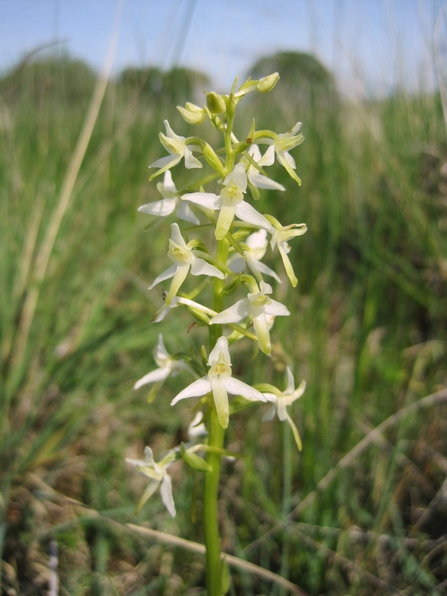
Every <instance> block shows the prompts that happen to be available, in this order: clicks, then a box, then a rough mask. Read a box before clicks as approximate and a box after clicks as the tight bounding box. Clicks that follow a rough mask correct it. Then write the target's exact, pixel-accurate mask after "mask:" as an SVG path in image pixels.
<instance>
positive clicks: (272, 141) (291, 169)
mask: <svg viewBox="0 0 447 596" xmlns="http://www.w3.org/2000/svg"><path fill="white" fill-rule="evenodd" d="M300 128H301V122H297V123H296V124H295V126H294V127H293V128H292V129H291V130H289V131H288V132H285V133H283V134H275V135H274V138H270V137H267V138H262V139H257V141H258V142H262V143H268V144H269V145H270V147H269V148H268V149H267V151H266V152H265V154H264V157H263V160H264V164H265V165H271V164H272V163H273V161H274V156H275V154H276V157H277V158H278V161H279V163H280V164H281V165H282V166H283V167H284V168H285V169H286V170H287V173H288V174H289V176H290V177H291V178H293V179H294V180H295V181H296V182H297V183H298V184H299V185H300V186H301V180H300V178H299V177H298V176H297V174H296V172H295V169H296V163H295V160H294V159H293V157H292V156H291V155H290V153H289V151H290V150H291V149H294V148H295V147H297V146H298V145H301V143H302V142H303V141H304V137H303V135H302V134H301V133H300V134H297V133H298V131H299V130H300ZM268 161H269V162H270V163H268Z"/></svg>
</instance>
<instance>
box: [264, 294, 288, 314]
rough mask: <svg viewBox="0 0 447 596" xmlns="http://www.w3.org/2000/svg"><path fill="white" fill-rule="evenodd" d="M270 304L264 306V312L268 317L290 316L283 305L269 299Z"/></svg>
mask: <svg viewBox="0 0 447 596" xmlns="http://www.w3.org/2000/svg"><path fill="white" fill-rule="evenodd" d="M270 300H271V303H270V304H266V305H265V312H266V314H268V315H273V316H274V317H287V316H288V315H290V311H289V309H288V308H287V306H285V305H284V304H281V302H277V301H276V300H273V299H272V298H270Z"/></svg>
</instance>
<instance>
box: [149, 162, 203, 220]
mask: <svg viewBox="0 0 447 596" xmlns="http://www.w3.org/2000/svg"><path fill="white" fill-rule="evenodd" d="M157 189H158V192H159V193H160V194H161V196H162V197H163V199H162V200H161V201H154V202H153V203H146V205H141V207H138V211H140V212H141V213H148V214H149V215H156V216H158V217H166V216H167V215H171V213H174V211H175V209H176V208H178V210H177V215H178V217H179V218H180V219H183V220H184V221H189V222H191V223H193V224H196V225H199V224H200V221H199V220H198V219H197V217H196V216H195V215H194V213H193V212H192V211H191V209H190V207H189V205H188V204H187V203H184V202H183V201H180V197H179V194H178V192H177V188H176V187H175V184H174V182H173V180H172V175H171V172H170V171H169V170H168V171H167V172H165V176H164V181H163V182H159V183H158V184H157Z"/></svg>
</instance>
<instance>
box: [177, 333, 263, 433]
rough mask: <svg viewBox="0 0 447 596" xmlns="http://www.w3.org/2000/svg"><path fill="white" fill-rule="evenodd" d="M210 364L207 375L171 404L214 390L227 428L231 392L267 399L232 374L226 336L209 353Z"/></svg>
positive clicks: (256, 398)
mask: <svg viewBox="0 0 447 596" xmlns="http://www.w3.org/2000/svg"><path fill="white" fill-rule="evenodd" d="M208 365H209V366H210V369H209V371H208V374H207V375H206V377H202V378H201V379H199V380H198V381H194V383H191V385H189V386H188V387H186V389H183V391H180V393H179V394H178V395H177V396H176V397H174V399H173V400H172V402H171V406H173V405H175V404H176V403H177V402H179V401H180V400H181V399H186V398H188V397H201V396H202V395H206V394H207V393H210V392H212V393H213V397H214V403H215V405H216V410H217V416H218V419H219V423H220V425H221V426H222V427H223V428H227V426H228V420H229V416H230V405H229V402H228V394H229V393H230V394H231V395H242V396H243V397H245V398H246V399H248V400H251V401H265V399H266V398H265V397H264V396H263V395H262V393H261V392H260V391H258V390H257V389H254V388H253V387H250V385H247V384H246V383H243V382H242V381H239V380H238V379H234V378H233V377H232V376H231V360H230V352H229V350H228V340H227V338H226V337H224V336H222V337H219V339H218V340H217V342H216V345H215V346H214V348H213V350H212V351H211V353H210V355H209V358H208Z"/></svg>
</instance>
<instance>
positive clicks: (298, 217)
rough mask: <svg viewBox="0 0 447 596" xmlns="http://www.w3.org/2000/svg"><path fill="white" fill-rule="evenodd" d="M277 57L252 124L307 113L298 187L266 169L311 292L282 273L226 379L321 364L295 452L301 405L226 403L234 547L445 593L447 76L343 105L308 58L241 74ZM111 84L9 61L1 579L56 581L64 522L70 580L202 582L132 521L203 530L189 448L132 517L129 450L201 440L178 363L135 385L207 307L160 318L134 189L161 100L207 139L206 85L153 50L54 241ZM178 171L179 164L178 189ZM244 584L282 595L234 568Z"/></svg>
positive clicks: (110, 588)
mask: <svg viewBox="0 0 447 596" xmlns="http://www.w3.org/2000/svg"><path fill="white" fill-rule="evenodd" d="M273 71H279V72H280V75H281V80H280V83H279V84H278V87H277V88H276V89H275V91H273V92H272V93H271V94H269V95H268V96H260V97H259V98H251V97H250V98H249V99H247V101H246V103H245V105H244V108H243V110H242V113H241V114H240V116H239V120H238V122H237V129H238V134H240V136H243V135H244V134H246V131H248V128H249V124H250V122H251V118H252V117H253V115H254V116H255V117H256V122H257V125H258V128H260V127H263V126H265V127H268V128H270V129H273V130H276V131H278V132H285V131H286V130H288V129H289V128H291V126H293V125H294V124H295V122H296V120H298V119H299V120H301V121H302V122H303V123H304V124H303V133H304V135H305V137H306V140H305V144H304V145H302V146H301V147H300V148H299V149H297V150H295V151H294V156H295V158H296V160H297V171H298V173H299V175H300V177H301V178H302V180H303V185H302V187H301V188H299V189H298V188H297V187H296V185H294V184H293V183H292V182H291V181H289V180H287V179H286V178H285V177H284V175H283V172H282V171H281V170H280V169H278V170H277V171H274V168H272V176H273V177H275V178H276V179H278V180H279V181H281V182H282V183H283V184H284V185H285V186H286V188H287V191H286V193H284V196H281V197H279V198H277V196H276V195H275V194H274V193H269V192H268V193H266V194H265V195H264V196H263V198H262V201H263V207H262V208H263V209H265V210H266V211H267V212H269V211H271V212H272V213H274V214H275V215H276V216H278V218H279V219H280V221H281V222H283V223H289V222H297V223H298V222H306V223H307V225H308V229H309V231H308V233H307V234H306V235H305V236H304V237H303V238H300V239H298V240H296V241H295V242H294V243H293V244H292V251H291V258H292V260H293V262H294V267H295V271H296V272H297V275H298V277H299V286H298V288H297V289H296V290H293V289H291V288H289V287H288V284H287V283H284V284H282V286H280V287H279V288H278V292H279V298H278V299H279V300H281V301H283V302H286V303H287V304H288V306H289V308H290V310H291V311H292V316H291V317H289V318H288V320H278V321H277V322H276V324H275V328H274V332H273V340H274V353H273V357H272V358H271V359H266V358H262V362H260V363H258V364H254V363H253V362H252V361H251V352H250V347H249V346H248V344H247V346H246V348H247V349H246V350H245V351H244V350H243V349H241V351H240V354H238V358H239V359H238V364H237V365H235V374H237V375H240V376H242V377H243V378H244V380H245V381H246V382H259V381H264V382H271V383H273V384H275V385H277V386H280V387H281V386H282V383H284V371H285V367H286V366H287V365H288V364H289V365H290V366H291V367H292V369H293V371H294V373H295V377H296V380H297V381H298V382H299V381H300V380H301V379H302V378H304V379H306V381H307V387H308V388H307V390H306V393H305V395H304V396H303V398H302V399H301V400H300V402H299V404H295V406H294V408H293V411H292V412H291V414H292V416H293V418H294V420H296V422H297V425H298V427H299V428H300V432H301V435H302V438H303V443H304V449H303V452H302V453H300V454H298V453H297V452H296V450H295V447H294V444H293V438H292V437H291V436H290V431H289V428H288V426H287V425H282V424H280V423H279V422H278V421H275V422H272V423H262V422H261V418H262V415H263V409H264V408H263V407H259V408H258V411H256V410H250V411H249V412H240V413H239V414H237V415H236V416H235V417H234V419H233V421H232V424H231V428H230V430H229V437H228V446H229V448H230V449H234V450H243V451H244V453H246V455H247V457H246V458H244V459H242V460H241V461H238V462H236V463H234V462H227V463H226V464H225V466H224V477H223V479H222V503H221V525H222V536H223V548H224V550H225V551H227V552H229V553H233V554H235V555H236V556H238V557H241V558H247V559H248V560H250V561H252V562H255V563H258V564H259V565H262V566H264V567H266V568H267V569H270V570H272V571H274V572H277V573H279V574H280V575H282V576H283V577H287V578H289V579H290V580H291V581H292V582H294V583H295V584H297V585H298V586H300V587H301V588H302V589H303V590H305V591H306V592H307V593H309V594H328V595H329V594H353V595H354V594H356V595H357V594H358V595H360V594H362V595H369V594H371V595H373V594H385V593H395V594H443V593H445V590H446V588H447V583H446V577H447V531H446V527H447V502H446V498H445V486H446V485H445V482H446V481H445V478H446V473H447V444H446V443H447V440H446V437H447V433H446V431H447V428H446V427H447V423H446V416H445V415H446V405H445V402H446V400H447V389H446V384H447V365H446V363H447V360H446V347H447V344H446V326H447V308H446V298H447V291H446V281H447V240H446V230H447V212H446V207H447V142H446V126H445V121H444V115H443V106H442V101H441V97H440V95H439V93H437V92H433V93H426V94H423V93H419V94H410V93H409V92H407V91H404V90H403V89H399V88H397V89H396V90H395V92H394V93H393V94H392V95H391V96H389V97H386V98H383V99H375V100H369V101H366V100H362V101H360V100H357V101H354V100H348V99H346V97H344V96H343V97H341V96H340V95H339V93H338V91H337V86H336V82H335V81H334V78H333V76H332V74H331V73H330V72H329V71H328V70H327V69H326V68H325V67H324V66H323V65H322V64H321V63H320V62H318V60H317V59H316V58H314V57H313V56H311V55H308V54H299V53H294V52H281V53H278V54H274V55H271V56H268V57H266V58H264V59H262V60H259V61H258V62H257V63H256V64H253V67H252V69H251V71H250V73H249V74H252V75H253V76H255V77H258V76H262V75H265V74H269V73H271V72H273ZM95 81H96V75H95V73H93V72H92V71H91V70H90V69H89V67H88V66H87V65H86V64H84V63H82V62H80V61H76V60H74V59H71V58H70V57H69V56H66V55H65V56H64V55H62V56H60V55H59V57H58V58H57V59H55V58H52V57H51V56H50V57H39V56H38V57H37V58H35V59H34V60H32V61H30V62H29V63H22V64H19V65H18V67H17V68H16V69H14V70H13V71H11V72H10V73H9V74H7V75H6V76H4V78H3V79H2V80H1V81H0V127H1V130H2V135H1V137H0V180H1V186H0V193H1V197H0V210H1V211H0V238H1V245H0V260H1V266H0V275H1V280H0V296H1V307H0V341H1V354H2V364H1V365H2V375H1V383H2V385H1V405H0V407H1V419H0V425H1V446H0V457H1V462H2V464H1V471H0V482H1V502H0V516H1V517H0V524H1V525H0V550H1V553H2V568H1V578H2V583H1V590H2V594H8V595H14V594H46V593H47V590H48V581H49V577H50V569H49V554H48V552H49V551H48V548H49V544H50V541H51V540H52V539H55V540H56V542H57V544H58V546H59V570H58V573H59V578H60V593H61V594H73V595H75V594H76V595H77V594H95V595H96V594H135V595H137V594H157V595H166V596H168V595H169V596H171V595H176V594H189V595H190V596H192V595H194V594H202V593H203V588H200V586H203V585H204V568H203V560H202V557H201V556H199V555H196V554H191V553H189V552H187V551H182V550H180V549H178V548H174V547H169V546H166V545H160V544H158V543H157V542H155V541H154V540H148V539H145V538H143V537H141V536H139V535H137V534H135V533H132V532H130V531H129V529H128V528H126V526H125V524H126V523H127V522H132V523H138V524H143V523H145V522H149V525H150V527H151V528H153V529H158V530H162V531H164V532H168V533H172V534H178V535H180V536H183V537H185V538H189V539H191V540H195V541H199V542H200V541H201V524H200V508H201V505H200V490H201V488H200V477H199V476H198V475H195V474H193V473H191V472H189V471H188V470H185V469H184V468H182V467H181V465H177V464H176V465H175V466H173V467H172V471H173V474H172V475H173V483H174V498H175V501H176V506H177V511H178V515H177V517H176V518H175V519H171V518H170V517H169V515H168V514H167V513H166V511H164V509H163V506H162V503H161V500H160V499H159V498H158V496H155V497H154V498H153V499H151V500H150V502H149V503H148V504H147V506H145V507H144V508H143V510H142V512H141V513H140V514H139V516H138V517H137V518H135V516H134V513H133V512H134V508H135V504H136V502H137V500H138V498H139V495H140V494H141V491H142V488H143V486H144V479H142V478H141V479H140V477H138V475H136V474H134V473H133V471H132V470H129V469H128V468H127V467H126V466H125V463H124V457H126V456H127V457H141V455H142V451H143V448H144V446H145V445H146V444H150V445H151V447H152V448H153V449H154V452H155V453H156V454H160V453H161V452H162V451H163V450H165V449H168V448H170V447H172V446H174V445H176V444H178V442H179V440H183V439H185V436H186V434H185V433H186V428H187V426H188V423H189V421H190V420H189V418H190V414H189V413H187V412H188V407H189V405H190V404H185V405H183V403H182V404H180V405H179V406H178V407H176V408H170V406H169V403H170V400H171V398H172V396H173V395H175V392H176V391H178V390H179V389H180V388H181V387H182V386H183V385H182V383H183V382H184V379H183V380H182V378H180V379H171V380H169V381H168V382H167V383H166V385H165V386H164V388H163V391H162V393H161V394H160V395H159V396H158V398H157V399H156V401H155V402H154V403H153V404H148V403H147V400H146V394H145V392H144V391H143V392H141V391H139V392H133V390H132V386H133V383H134V382H135V380H136V379H138V378H139V377H141V376H143V375H144V374H145V373H147V372H148V371H150V370H151V369H152V368H155V364H154V362H153V358H152V348H153V347H154V346H155V343H156V341H157V335H158V333H159V332H160V331H162V332H163V334H164V338H165V342H166V345H167V348H168V350H169V351H170V352H171V353H172V352H175V351H179V350H188V349H189V345H190V342H191V341H192V342H193V345H194V346H196V347H197V348H199V347H200V345H201V343H202V342H203V341H204V339H203V338H204V337H205V335H204V334H203V330H198V329H197V330H192V331H191V332H190V333H189V335H188V333H187V331H188V327H189V325H190V323H191V319H190V317H188V315H187V314H186V313H180V314H179V313H178V311H176V312H175V313H173V314H172V315H170V316H169V317H168V319H167V320H166V321H165V322H163V323H162V324H160V325H153V324H151V322H150V321H151V319H152V317H153V315H154V313H155V312H156V310H157V309H158V308H159V307H160V305H161V297H160V295H159V293H158V292H156V291H153V292H148V291H147V286H148V285H149V284H150V282H151V281H152V280H153V279H154V277H155V276H156V275H157V274H158V273H159V272H160V271H161V270H162V268H163V267H165V266H166V263H167V260H166V255H165V253H166V241H167V236H168V227H167V224H166V222H163V223H161V224H156V225H155V226H153V227H151V228H150V229H149V230H145V226H146V225H147V224H148V223H149V222H150V218H149V217H148V216H144V215H142V214H138V213H137V212H136V209H137V207H138V206H139V205H141V204H143V203H147V202H149V201H152V200H156V199H157V198H158V193H157V191H156V188H155V185H154V184H149V183H148V182H147V177H148V171H147V166H148V164H149V163H151V162H152V161H154V160H155V159H157V158H158V157H160V156H161V155H162V154H163V149H162V148H161V146H160V145H159V142H158V133H159V131H160V130H163V128H162V121H163V119H165V118H167V119H168V120H169V121H170V123H171V125H172V127H173V129H174V130H175V131H176V132H177V133H178V134H186V135H189V134H191V133H190V129H189V127H188V126H187V125H186V124H185V123H184V122H183V121H182V120H181V118H180V116H179V114H178V112H177V111H176V105H178V104H182V103H184V102H185V101H191V100H192V101H196V102H201V101H202V100H201V97H202V96H201V92H202V90H203V89H208V88H209V87H208V85H209V81H208V79H207V77H206V75H204V74H202V73H199V72H194V71H191V70H187V69H183V68H175V69H172V70H169V71H161V70H159V69H157V68H150V69H127V70H125V71H124V72H122V73H121V74H120V76H119V77H118V78H117V79H116V80H115V81H113V82H110V83H109V85H108V87H107V90H106V93H105V97H104V100H103V103H102V106H101V109H100V112H99V115H98V119H97V121H96V124H95V127H94V129H93V133H92V136H91V139H90V142H89V144H88V147H87V150H86V155H85V158H84V159H83V162H82V166H81V168H80V171H79V175H78V176H77V179H76V182H75V185H74V188H73V192H72V193H71V198H70V202H69V203H68V206H67V208H66V210H65V211H64V214H63V218H62V219H61V223H60V227H59V228H58V230H57V232H58V233H57V235H56V238H55V242H54V245H51V243H50V242H49V237H50V236H49V235H50V234H51V231H52V229H53V228H52V225H54V221H55V219H54V218H55V217H56V215H55V214H56V213H57V210H58V205H59V204H60V200H61V199H60V197H61V189H63V187H64V180H65V179H66V175H67V171H68V169H69V167H70V160H71V159H72V156H73V151H74V147H75V146H76V143H77V140H78V136H79V131H80V130H81V129H82V126H83V124H84V121H85V117H86V112H87V110H88V106H89V102H90V101H91V97H92V94H93V90H94V87H95ZM203 134H204V135H205V136H206V135H207V134H212V133H211V132H206V131H205V129H204V132H203ZM182 175H183V174H182V172H181V170H180V169H179V170H178V171H177V170H174V179H175V181H176V183H177V186H178V187H181V184H182V180H183V178H182ZM48 247H50V249H51V250H50V254H49V260H48V265H47V266H46V267H44V266H43V264H42V263H43V262H44V260H45V254H46V253H45V251H46V250H48ZM269 258H270V257H269ZM271 263H274V264H275V266H278V269H279V268H280V267H281V265H280V263H277V262H276V261H275V260H274V258H273V257H272V258H271ZM39 272H41V273H42V272H43V273H42V274H40V273H39ZM284 281H285V282H286V279H285V278H284ZM431 394H436V397H435V398H433V399H429V400H428V401H427V400H426V401H424V398H425V397H426V396H429V395H431ZM406 408H407V410H406ZM407 411H408V414H407V415H406V414H405V412H407ZM396 412H400V413H401V414H399V416H398V417H397V418H395V419H391V421H390V422H389V424H387V425H386V428H385V429H384V430H383V432H382V433H380V432H375V433H374V432H373V433H372V434H370V433H371V431H372V430H373V429H375V428H376V427H377V426H378V425H380V424H381V423H383V422H384V421H385V420H386V419H387V418H388V417H390V416H392V415H393V414H395V413H396ZM362 441H363V442H362ZM229 593H230V594H233V595H235V594H244V595H248V596H250V595H253V596H254V595H260V594H280V593H281V594H282V593H285V592H284V591H283V592H281V588H276V587H275V586H274V585H273V584H271V583H270V582H268V581H266V580H260V579H259V578H256V577H254V576H252V575H249V574H247V573H246V572H244V573H242V572H240V571H234V573H233V583H232V587H231V590H230V592H229Z"/></svg>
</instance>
